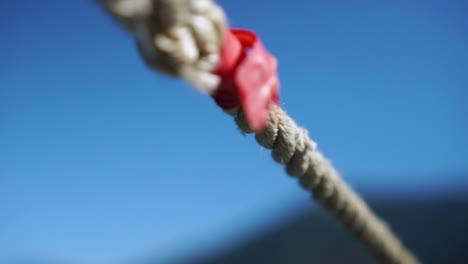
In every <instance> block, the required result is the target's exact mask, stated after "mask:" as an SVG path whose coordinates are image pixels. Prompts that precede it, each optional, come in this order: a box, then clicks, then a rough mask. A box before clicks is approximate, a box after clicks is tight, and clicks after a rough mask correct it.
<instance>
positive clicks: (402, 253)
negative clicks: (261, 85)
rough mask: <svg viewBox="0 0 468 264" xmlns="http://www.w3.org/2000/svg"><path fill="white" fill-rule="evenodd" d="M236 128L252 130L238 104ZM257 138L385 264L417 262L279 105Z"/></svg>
mask: <svg viewBox="0 0 468 264" xmlns="http://www.w3.org/2000/svg"><path fill="white" fill-rule="evenodd" d="M230 114H231V115H232V116H234V119H235V122H236V124H237V126H238V127H239V129H240V130H241V131H243V132H244V133H248V134H250V133H253V132H252V130H251V129H250V128H249V126H248V123H247V120H246V119H245V116H244V114H243V112H242V110H241V109H240V108H239V109H237V112H236V111H231V113H230ZM255 139H256V141H257V142H258V143H259V144H260V145H261V146H263V147H265V148H267V149H271V150H272V152H271V153H272V157H273V159H274V160H275V161H276V162H278V163H280V164H283V165H284V166H285V169H286V172H287V173H288V174H289V175H290V176H293V177H295V178H298V179H299V182H300V184H301V185H302V187H303V188H304V189H306V190H308V191H310V192H311V194H312V197H313V198H314V199H315V200H316V201H317V202H318V203H320V204H321V205H322V206H323V207H324V208H325V209H326V210H327V211H328V212H329V213H330V214H332V215H334V216H335V217H336V218H337V219H338V221H339V222H341V224H342V225H343V226H344V227H346V228H347V229H348V230H350V231H351V233H352V234H353V235H354V237H355V238H356V239H357V240H359V241H361V242H362V243H363V244H364V246H365V247H366V248H367V249H368V250H369V251H370V252H371V253H372V254H373V255H375V256H376V257H377V259H379V260H380V262H381V263H388V264H416V263H418V261H417V260H416V258H415V257H414V256H413V255H412V254H411V253H410V252H409V251H408V250H407V249H406V248H405V247H404V246H403V245H402V244H401V242H400V241H399V240H398V238H397V237H395V236H394V235H393V234H392V232H391V231H390V229H389V228H388V227H387V226H386V225H385V224H384V223H383V222H382V221H381V220H379V218H378V217H377V216H376V215H375V214H374V213H372V211H371V209H370V208H369V207H368V206H367V205H366V203H365V202H364V201H363V200H362V199H361V198H360V197H359V196H358V195H357V194H356V193H355V192H354V191H353V190H352V189H351V188H350V187H349V186H348V185H347V184H346V183H345V182H344V181H343V180H342V178H341V177H340V175H339V173H338V172H337V171H336V169H335V168H334V167H333V165H332V164H331V162H330V161H328V160H327V159H326V158H325V157H324V156H323V154H322V153H321V152H320V151H319V150H318V149H317V144H316V143H315V142H314V141H313V140H312V139H310V138H309V135H308V132H307V130H305V129H304V128H302V127H299V126H298V125H297V124H296V123H295V122H294V121H293V120H292V119H291V117H289V116H288V115H287V114H286V113H285V112H284V111H283V110H282V109H281V108H280V107H278V106H277V105H274V106H273V107H272V108H271V111H270V119H269V123H268V125H267V128H266V129H265V130H264V131H262V132H261V133H258V134H256V135H255Z"/></svg>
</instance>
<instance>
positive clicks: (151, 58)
mask: <svg viewBox="0 0 468 264" xmlns="http://www.w3.org/2000/svg"><path fill="white" fill-rule="evenodd" d="M100 1H101V3H102V4H103V6H104V7H105V8H106V10H107V11H108V12H109V13H110V14H111V15H112V16H113V17H114V18H116V20H117V21H119V22H120V24H121V25H122V26H123V27H124V28H125V29H127V30H128V31H130V32H131V33H132V34H133V35H134V36H135V39H136V42H137V46H138V49H139V51H140V53H141V54H142V57H143V59H144V61H145V62H146V63H147V64H148V65H149V66H150V67H152V68H153V69H155V70H157V71H159V72H162V73H165V74H167V75H170V76H177V77H181V78H183V79H185V80H187V81H188V82H189V83H191V84H193V85H194V86H195V87H197V88H198V89H199V90H201V91H202V92H205V93H207V94H212V93H213V92H214V90H215V89H216V87H217V85H218V84H219V82H220V80H219V77H218V76H216V75H215V74H212V72H213V70H214V69H215V67H216V65H217V64H218V62H219V53H220V50H221V48H222V45H223V38H224V32H225V30H226V29H227V22H226V18H225V15H224V13H223V10H222V9H221V8H220V7H219V6H218V5H216V4H215V3H214V2H213V1H211V0H100ZM225 112H226V113H228V114H229V115H231V116H233V117H234V120H235V122H236V124H237V126H238V127H239V128H240V130H241V131H243V132H244V133H248V134H249V133H254V131H253V130H252V129H251V128H250V126H249V123H248V122H247V119H246V116H245V115H244V112H243V111H242V108H241V107H237V108H234V109H229V110H225ZM255 138H256V140H257V142H258V143H259V144H260V145H261V146H263V147H265V148H267V149H271V150H272V157H273V159H274V160H275V161H276V162H278V163H280V164H283V165H284V166H285V168H286V172H287V173H288V174H289V175H291V176H293V177H296V178H298V179H299V181H300V184H301V185H302V187H303V188H305V189H306V190H308V191H310V192H311V193H312V196H313V197H314V198H315V200H316V201H317V202H318V203H320V204H321V205H322V206H323V207H324V208H325V209H326V210H327V211H328V212H329V213H331V214H332V215H334V216H335V217H336V218H337V219H338V221H339V222H341V223H342V224H343V226H344V227H346V228H347V229H349V231H350V232H351V233H352V234H353V235H354V237H355V238H356V239H357V240H359V241H361V242H362V244H363V245H364V246H365V247H366V248H367V249H368V250H369V251H370V252H371V253H372V254H373V255H375V256H376V257H377V259H378V260H379V261H380V262H381V263H389V264H416V263H418V261H417V259H416V258H415V257H414V256H413V255H412V254H411V252H409V251H408V250H407V249H406V248H405V247H404V246H403V245H402V243H401V242H400V241H399V240H398V238H397V237H396V236H395V235H394V234H393V233H392V232H391V231H390V229H389V228H388V227H387V225H386V224H385V223H384V222H383V221H382V220H380V219H379V218H378V217H377V216H376V215H375V214H374V213H373V212H372V211H371V209H370V208H369V207H368V206H367V205H366V203H365V202H364V201H363V200H362V199H361V198H360V197H359V196H358V195H357V194H356V193H355V192H354V191H353V190H352V189H351V188H350V187H349V186H348V185H347V184H346V183H345V182H344V181H343V180H342V178H341V177H340V174H339V173H338V172H337V171H336V169H335V168H334V167H333V165H332V164H331V162H330V161H329V160H327V159H326V158H325V157H324V155H323V154H322V153H321V152H320V151H319V150H318V149H317V144H316V143H315V142H314V141H313V140H311V139H310V137H309V135H308V131H307V130H306V129H304V128H302V127H299V126H298V125H297V124H296V123H295V122H294V120H293V119H292V118H291V117H289V116H288V115H287V114H286V113H285V112H284V111H283V110H282V109H281V108H280V107H279V106H278V105H276V104H273V105H272V106H271V108H270V111H269V119H268V123H267V125H266V128H265V129H264V130H262V131H261V132H258V133H256V134H255Z"/></svg>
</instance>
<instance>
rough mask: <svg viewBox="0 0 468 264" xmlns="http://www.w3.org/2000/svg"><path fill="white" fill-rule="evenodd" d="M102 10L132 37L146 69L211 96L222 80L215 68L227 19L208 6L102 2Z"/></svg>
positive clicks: (194, 1)
mask: <svg viewBox="0 0 468 264" xmlns="http://www.w3.org/2000/svg"><path fill="white" fill-rule="evenodd" d="M100 1H101V3H102V4H103V6H104V8H105V9H106V10H107V11H108V12H109V13H110V14H111V15H112V16H113V17H114V18H115V19H116V20H117V21H118V22H119V23H120V25H121V26H122V27H123V28H124V29H125V30H127V31H129V32H130V33H132V34H133V35H134V36H135V41H136V43H137V47H138V49H139V51H140V54H141V56H142V58H143V60H144V61H145V63H146V64H147V65H148V66H149V67H151V68H153V69H154V70H156V71H158V72H161V73H164V74H166V75H169V76H176V77H181V78H182V79H185V80H187V81H188V82H189V83H190V84H192V85H193V86H194V87H196V88H197V89H198V90H199V91H201V92H203V93H206V94H211V93H213V92H214V89H215V88H216V87H217V86H218V84H219V82H220V78H219V77H218V76H217V75H215V74H213V73H212V71H213V70H214V69H215V67H216V66H217V65H218V62H219V54H220V51H221V47H222V44H223V40H224V34H225V28H226V18H225V16H224V13H223V10H222V9H221V8H220V7H219V6H218V5H216V4H215V3H214V2H213V1H211V0H100Z"/></svg>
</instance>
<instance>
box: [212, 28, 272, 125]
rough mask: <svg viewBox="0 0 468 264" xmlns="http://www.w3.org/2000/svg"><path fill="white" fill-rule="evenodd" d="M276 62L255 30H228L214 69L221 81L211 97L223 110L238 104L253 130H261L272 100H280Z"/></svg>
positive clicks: (266, 119)
mask: <svg viewBox="0 0 468 264" xmlns="http://www.w3.org/2000/svg"><path fill="white" fill-rule="evenodd" d="M277 64H278V63H277V60H276V58H275V57H274V56H273V55H271V54H270V53H269V52H268V51H267V50H266V49H265V48H264V47H263V45H262V43H261V41H260V39H259V38H258V37H257V35H256V34H255V33H253V32H251V31H248V30H243V29H231V30H229V31H228V32H227V36H226V39H225V43H224V47H223V49H222V51H221V58H220V65H219V66H218V68H217V70H216V71H215V73H216V74H218V75H219V76H220V77H221V83H220V85H219V87H218V88H217V89H216V92H215V93H214V94H213V98H214V99H215V101H216V103H217V104H218V105H219V106H220V107H222V108H223V109H232V108H235V107H237V106H241V107H242V109H243V110H244V113H245V116H246V118H247V121H248V122H249V126H250V127H251V128H252V130H253V131H254V132H260V131H262V130H263V129H264V128H265V126H266V124H267V121H268V111H269V109H270V105H271V103H279V79H278V75H277Z"/></svg>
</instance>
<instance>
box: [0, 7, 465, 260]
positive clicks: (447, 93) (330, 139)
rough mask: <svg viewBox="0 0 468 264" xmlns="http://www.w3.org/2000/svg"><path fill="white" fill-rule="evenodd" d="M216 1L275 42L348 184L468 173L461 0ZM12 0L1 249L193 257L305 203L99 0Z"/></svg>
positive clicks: (0, 82) (408, 189)
mask: <svg viewBox="0 0 468 264" xmlns="http://www.w3.org/2000/svg"><path fill="white" fill-rule="evenodd" d="M220 4H222V6H223V7H224V8H225V9H226V11H227V12H228V15H229V18H230V22H231V24H232V25H233V26H236V27H245V28H249V29H252V30H255V31H256V32H258V33H259V34H260V35H261V37H262V40H263V42H264V43H265V45H266V46H267V48H269V49H270V51H271V52H272V53H274V54H275V55H276V56H277V58H278V59H279V63H280V64H279V71H280V77H281V82H282V87H281V93H282V99H283V101H282V106H283V107H284V108H285V109H286V110H287V111H288V112H289V113H290V114H291V115H292V116H293V117H294V118H295V119H296V120H297V121H298V123H300V124H301V125H303V126H305V127H306V128H308V129H309V131H310V134H311V136H312V137H313V138H314V139H315V140H317V141H318V143H319V146H320V148H321V150H322V151H323V152H324V153H325V155H326V156H327V157H329V158H331V159H332V160H333V162H334V164H335V165H336V166H337V167H338V169H339V170H340V171H341V172H343V174H344V177H345V178H346V179H347V180H348V181H349V182H350V183H351V185H353V186H355V187H357V188H360V189H367V190H373V191H374V192H376V193H379V194H381V195H382V196H390V195H397V194H398V193H401V194H408V193H416V194H418V195H419V194H420V195H430V194H431V193H433V192H434V191H438V192H451V191H453V190H454V188H457V186H458V188H460V186H462V188H464V187H463V186H467V182H468V180H467V179H466V178H465V176H466V175H468V174H467V172H468V162H467V159H468V158H467V157H468V148H467V146H468V137H467V135H468V124H467V123H468V118H467V116H468V106H467V101H468V90H467V88H468V49H467V47H468V17H467V16H466V14H467V13H468V4H467V1H463V0H451V1H446V0H438V1H436V0H424V1H423V0H413V1H406V0H395V1H386V2H385V3H384V2H383V1H370V0H353V1H330V0H320V1H306V0H291V1H287V2H284V1H248V0H238V1H227V0H224V1H220ZM0 12H1V14H2V15H1V16H0V30H1V31H0V32H1V36H2V38H1V39H2V41H1V42H0V212H1V214H0V262H1V261H6V260H12V259H18V258H22V257H26V258H27V257H31V258H38V259H44V260H57V261H66V262H65V263H83V264H85V263H96V264H98V263H99V264H106V263H116V261H127V260H129V261H130V260H134V259H138V258H141V257H144V256H150V255H152V256H154V257H155V258H167V257H169V256H171V255H183V254H189V253H188V252H195V251H197V250H199V249H203V248H210V247H212V246H214V245H218V246H219V245H221V246H223V245H225V244H229V243H231V242H232V241H235V240H236V238H238V237H242V236H243V234H249V233H250V232H251V231H252V230H261V229H262V228H264V227H265V226H266V225H267V224H269V223H270V222H271V219H282V217H283V216H284V215H287V213H288V212H292V211H294V210H296V209H295V208H296V204H299V203H303V202H304V201H306V200H308V195H307V194H306V193H305V192H304V191H302V190H301V189H300V188H299V187H298V184H297V182H296V181H294V180H292V179H291V178H289V177H287V176H285V174H284V172H283V170H282V169H281V167H280V166H278V165H277V164H275V163H274V162H273V161H272V160H271V158H270V154H269V152H268V151H267V150H264V149H261V148H260V147H259V146H258V145H257V144H256V143H255V142H254V140H253V138H252V137H251V136H247V137H244V136H242V135H241V134H240V133H239V132H238V131H237V130H236V127H235V124H234V123H233V122H232V120H231V119H230V118H229V117H228V116H227V115H225V114H223V113H222V112H221V111H220V110H219V109H218V108H217V107H216V106H215V104H214V103H213V102H212V101H211V99H210V98H207V97H205V96H202V95H200V94H198V93H196V92H194V91H193V90H192V89H191V88H190V87H189V86H187V85H186V84H185V83H183V82H182V81H180V80H175V79H168V78H166V77H163V76H160V75H158V74H155V73H153V72H151V71H150V70H148V69H147V68H146V67H145V66H144V65H143V63H142V62H141V60H140V58H139V56H138V54H137V52H136V50H135V48H134V45H133V42H132V40H131V39H130V37H129V36H128V35H127V34H126V33H124V32H122V31H121V30H120V29H119V28H118V27H116V25H115V24H114V23H113V22H112V21H111V20H110V18H109V17H107V15H106V14H104V13H103V12H102V10H101V9H100V8H99V7H98V6H96V5H95V4H94V3H93V1H90V0H83V1H46V0H44V1H35V0H25V1H14V0H6V1H5V0H4V1H1V3H0ZM463 173H464V174H463Z"/></svg>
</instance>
